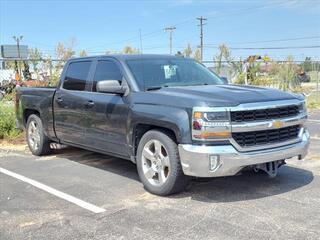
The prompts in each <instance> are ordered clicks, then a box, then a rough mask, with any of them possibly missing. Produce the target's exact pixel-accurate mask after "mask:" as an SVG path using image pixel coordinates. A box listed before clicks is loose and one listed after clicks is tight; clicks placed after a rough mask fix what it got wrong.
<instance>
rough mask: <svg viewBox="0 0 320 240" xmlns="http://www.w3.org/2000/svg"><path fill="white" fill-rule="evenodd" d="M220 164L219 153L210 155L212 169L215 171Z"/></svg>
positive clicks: (210, 167)
mask: <svg viewBox="0 0 320 240" xmlns="http://www.w3.org/2000/svg"><path fill="white" fill-rule="evenodd" d="M219 166H220V157H219V155H210V156H209V169H210V171H215V170H217V169H218V168H219Z"/></svg>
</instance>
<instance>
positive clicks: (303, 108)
mask: <svg viewBox="0 0 320 240" xmlns="http://www.w3.org/2000/svg"><path fill="white" fill-rule="evenodd" d="M299 112H300V113H305V114H307V106H306V102H305V101H303V102H302V103H301V104H300V105H299Z"/></svg>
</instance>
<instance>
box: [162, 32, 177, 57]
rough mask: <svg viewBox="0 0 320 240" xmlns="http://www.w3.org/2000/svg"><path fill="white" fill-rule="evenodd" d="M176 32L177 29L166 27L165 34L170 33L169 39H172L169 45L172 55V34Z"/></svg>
mask: <svg viewBox="0 0 320 240" xmlns="http://www.w3.org/2000/svg"><path fill="white" fill-rule="evenodd" d="M174 30H176V27H166V28H165V29H164V31H165V32H169V38H170V43H169V46H170V54H171V55H172V32H173V31H174Z"/></svg>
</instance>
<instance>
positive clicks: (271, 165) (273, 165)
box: [253, 160, 286, 178]
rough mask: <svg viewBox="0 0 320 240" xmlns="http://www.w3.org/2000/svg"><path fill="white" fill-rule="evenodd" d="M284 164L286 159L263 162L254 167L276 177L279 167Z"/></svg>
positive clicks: (271, 176)
mask: <svg viewBox="0 0 320 240" xmlns="http://www.w3.org/2000/svg"><path fill="white" fill-rule="evenodd" d="M284 164H286V162H285V161H284V160H279V161H274V162H267V163H261V164H258V165H255V166H254V167H253V170H254V171H255V172H258V171H259V170H262V171H264V172H266V173H267V174H268V175H269V177H270V178H274V177H275V176H277V174H278V168H279V167H281V166H282V165H284Z"/></svg>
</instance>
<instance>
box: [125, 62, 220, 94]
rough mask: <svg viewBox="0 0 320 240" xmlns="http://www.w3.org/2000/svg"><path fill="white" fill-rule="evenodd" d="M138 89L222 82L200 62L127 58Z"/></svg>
mask: <svg viewBox="0 0 320 240" xmlns="http://www.w3.org/2000/svg"><path fill="white" fill-rule="evenodd" d="M127 64H128V66H129V68H130V70H131V72H132V73H133V75H134V77H135V79H136V81H137V83H138V85H139V88H140V89H143V90H148V89H152V88H158V87H170V86H196V85H216V84H223V81H222V80H221V79H220V78H219V77H218V76H217V75H215V74H214V73H213V72H211V71H210V70H208V69H207V68H206V67H205V66H203V65H202V64H200V63H198V62H196V61H194V60H191V59H185V58H181V59H179V58H170V59H165V58H151V59H133V60H127Z"/></svg>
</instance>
